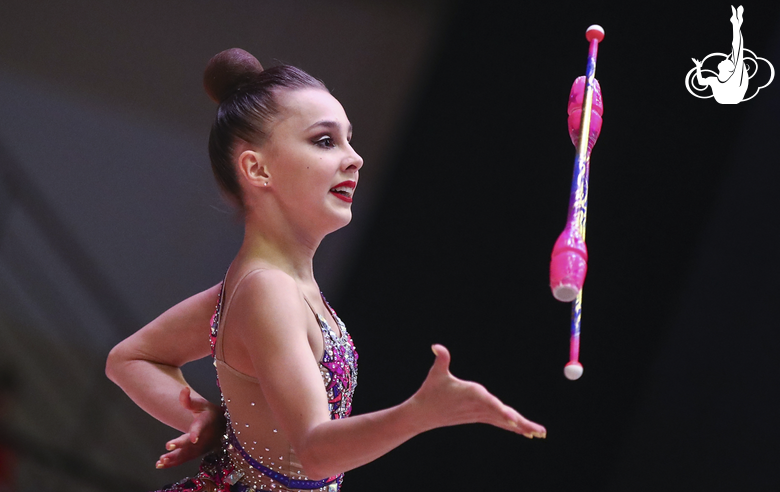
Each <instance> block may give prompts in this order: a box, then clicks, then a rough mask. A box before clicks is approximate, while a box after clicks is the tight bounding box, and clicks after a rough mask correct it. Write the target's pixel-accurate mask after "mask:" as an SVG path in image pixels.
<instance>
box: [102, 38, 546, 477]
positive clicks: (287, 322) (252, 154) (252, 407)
mask: <svg viewBox="0 0 780 492" xmlns="http://www.w3.org/2000/svg"><path fill="white" fill-rule="evenodd" d="M204 78H205V80H204V83H205V87H206V92H207V93H208V94H209V96H210V97H211V98H212V99H214V100H215V101H217V102H218V103H219V108H218V111H217V116H216V120H215V122H214V124H213V126H212V130H211V135H210V138H209V155H210V158H211V164H212V168H213V171H214V175H215V177H216V180H217V182H218V184H219V186H220V188H221V190H222V191H223V193H224V194H225V196H226V197H227V198H228V199H229V200H231V201H232V203H234V204H235V205H236V207H237V208H238V210H239V211H240V212H241V214H242V216H243V220H244V226H245V233H244V241H243V244H242V245H241V248H240V250H239V251H238V254H237V255H236V257H235V259H234V260H233V262H232V263H231V265H230V267H229V268H228V271H227V273H226V275H225V278H224V280H223V281H222V282H221V283H219V284H217V285H215V286H214V287H211V288H210V289H208V290H206V291H204V292H201V293H199V294H196V295H194V296H193V297H191V298H189V299H186V300H184V301H182V302H181V303H179V304H177V305H176V306H173V307H172V308H170V309H169V310H168V311H166V312H165V313H163V314H162V315H160V316H159V317H158V318H157V319H155V320H154V321H152V322H151V323H149V324H148V325H147V326H145V327H143V328H142V329H141V330H139V331H138V332H136V333H135V334H133V335H132V336H130V337H129V338H127V339H126V340H124V341H123V342H121V343H120V344H118V345H117V346H116V347H114V349H113V350H112V351H111V353H110V354H109V356H108V361H107V363H106V374H107V375H108V377H109V378H110V379H111V380H112V381H114V382H115V383H116V384H118V385H119V386H120V387H121V388H122V389H123V390H124V391H125V392H126V393H127V395H128V396H129V397H130V398H131V399H132V400H133V401H134V402H135V403H136V404H138V405H139V406H140V407H141V408H142V409H144V410H145V411H146V412H148V413H149V414H150V415H152V416H153V417H155V418H157V419H158V420H160V421H161V422H163V423H165V424H167V425H169V426H171V427H174V428H176V429H178V430H179V431H181V432H182V435H181V436H179V437H177V438H176V439H173V440H171V441H169V442H168V443H167V445H166V450H167V452H166V453H165V454H163V455H162V456H161V457H160V459H159V461H158V462H157V467H158V468H168V467H172V466H176V465H179V464H181V463H184V462H186V461H188V460H191V459H193V458H196V457H199V456H201V455H203V454H206V456H205V457H204V458H203V460H202V462H201V466H200V471H199V473H198V474H197V475H196V476H194V477H190V478H186V479H183V480H181V481H179V482H177V483H176V484H172V485H169V486H168V487H166V488H164V489H161V490H165V491H220V492H228V491H230V492H250V491H261V490H263V491H274V492H277V491H288V490H301V489H303V490H320V491H329V492H334V491H338V490H340V488H341V483H342V480H343V473H344V472H345V471H347V470H350V469H353V468H356V467H359V466H361V465H364V464H366V463H368V462H370V461H373V460H375V459H376V458H378V457H380V456H382V455H384V454H385V453H387V452H389V451H390V450H392V449H393V448H395V447H397V446H399V445H400V444H402V443H403V442H405V441H406V440H408V439H410V438H412V437H414V436H415V435H417V434H420V433H422V432H425V431H427V430H430V429H434V428H437V427H444V426H451V425H458V424H467V423H486V424H492V425H494V426H496V427H500V428H502V429H506V430H508V431H511V432H515V433H518V434H522V435H524V436H526V437H528V438H532V437H542V438H543V437H546V430H545V428H544V427H543V426H541V425H539V424H536V423H534V422H531V421H529V420H527V419H525V418H524V417H523V416H522V415H520V414H519V413H518V412H516V411H515V410H514V409H512V408H511V407H509V406H507V405H504V404H503V403H502V402H501V401H500V400H499V399H498V398H496V397H495V396H493V395H492V394H490V393H489V392H488V391H487V390H486V389H485V388H484V387H483V386H481V385H479V384H477V383H474V382H468V381H463V380H460V379H458V378H456V377H454V376H453V375H452V374H451V373H450V372H449V363H450V354H449V352H448V351H447V349H446V348H445V347H443V346H441V345H433V347H432V349H433V352H434V354H435V356H436V357H435V361H434V363H433V365H432V367H431V369H430V371H429V373H428V376H427V377H426V378H425V380H424V382H423V383H422V386H421V387H420V389H419V390H417V392H415V393H414V394H413V395H412V396H411V397H410V398H409V399H407V400H406V401H404V402H403V403H400V404H399V405H397V406H394V407H392V408H388V409H385V410H381V411H378V412H372V413H367V414H363V415H356V416H350V412H351V409H352V405H351V402H352V394H353V391H354V389H355V385H356V384H357V359H358V356H357V353H356V352H355V348H354V345H353V343H352V339H351V337H350V335H349V334H348V332H347V330H346V328H345V326H344V324H343V323H342V321H341V320H340V319H339V317H338V316H337V315H336V313H335V311H334V310H333V309H332V308H331V307H330V306H329V305H328V303H327V301H326V300H325V298H324V297H323V296H322V295H321V294H320V289H319V287H318V286H317V282H316V281H315V279H314V275H313V270H312V259H313V257H314V253H315V252H316V250H317V247H318V246H319V244H320V241H322V239H323V238H324V237H325V235H327V234H329V233H331V232H333V231H335V230H337V229H339V228H341V227H344V226H345V225H347V224H348V223H349V221H350V219H351V215H352V213H351V203H352V200H353V195H354V192H355V188H356V186H357V184H358V182H359V178H358V174H359V171H360V168H361V167H362V166H363V159H362V158H361V157H360V156H359V155H358V154H357V153H356V152H355V151H354V149H353V148H352V147H351V145H350V140H351V138H352V127H351V125H350V122H349V120H348V119H347V116H346V114H345V113H344V109H343V108H342V107H341V105H340V104H339V102H338V101H337V100H336V99H335V98H334V97H333V96H332V95H331V94H330V93H329V92H328V90H327V89H326V88H325V86H324V85H323V83H322V82H320V81H319V80H317V79H315V78H313V77H311V76H310V75H308V74H307V73H305V72H303V71H302V70H300V69H297V68H294V67H291V66H285V65H281V66H276V67H273V68H270V69H268V70H263V68H262V67H261V65H260V63H259V62H258V61H257V60H256V59H255V58H254V57H253V56H252V55H250V54H249V53H247V52H245V51H243V50H239V49H231V50H227V51H223V52H222V53H219V54H218V55H216V56H215V57H214V58H212V59H211V61H210V62H209V64H208V66H207V68H206V71H205V77H204ZM215 305H216V308H215ZM209 320H211V325H210V329H209ZM209 355H211V356H213V357H214V364H215V365H216V368H217V377H218V383H219V386H220V389H221V392H222V405H216V404H213V403H211V402H209V401H207V400H206V399H204V398H203V397H202V396H200V395H198V394H197V393H196V392H195V391H194V390H193V389H192V388H190V386H188V384H187V382H186V381H185V380H184V378H183V376H182V373H181V370H180V367H181V366H182V365H184V364H186V363H187V362H189V361H192V360H196V359H200V358H203V357H206V356H209Z"/></svg>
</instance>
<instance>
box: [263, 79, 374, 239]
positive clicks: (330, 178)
mask: <svg viewBox="0 0 780 492" xmlns="http://www.w3.org/2000/svg"><path fill="white" fill-rule="evenodd" d="M277 102H278V103H279V105H280V108H281V110H280V112H279V114H278V115H277V117H276V118H275V119H274V122H273V123H272V125H271V127H270V135H269V138H268V140H266V143H265V144H264V145H263V147H262V149H261V154H262V156H263V160H264V162H265V163H267V166H268V173H269V178H268V187H269V188H268V190H267V191H269V192H271V193H273V194H274V197H275V199H276V200H278V203H279V204H280V209H281V210H282V212H283V213H287V214H288V219H289V220H291V221H293V222H294V223H298V224H301V225H303V226H304V227H314V228H320V229H324V232H325V233H328V232H332V231H334V230H336V229H338V228H340V227H343V226H345V225H346V224H348V223H349V221H350V219H351V218H352V211H351V204H352V195H353V193H354V191H355V187H356V186H357V182H358V171H359V169H360V168H361V167H362V166H363V159H362V158H361V157H360V156H359V155H358V154H357V153H356V152H355V151H354V149H353V148H352V146H351V145H350V140H351V138H352V126H351V125H350V123H349V120H348V119H347V115H346V113H345V112H344V108H342V107H341V104H339V102H338V101H337V100H336V98H334V97H333V96H331V95H330V94H329V93H328V92H326V91H324V90H319V89H302V90H292V91H290V90H287V91H283V92H280V93H279V94H277ZM261 191H266V190H261Z"/></svg>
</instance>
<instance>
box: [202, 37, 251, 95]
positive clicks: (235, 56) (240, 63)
mask: <svg viewBox="0 0 780 492" xmlns="http://www.w3.org/2000/svg"><path fill="white" fill-rule="evenodd" d="M262 71H263V66H262V65H260V62H259V61H257V58H255V57H254V56H252V55H251V54H249V53H247V52H246V51H244V50H242V49H240V48H231V49H229V50H225V51H223V52H221V53H217V54H216V55H214V57H213V58H212V59H211V60H209V64H208V65H207V66H206V71H205V73H204V74H203V87H204V88H205V89H206V93H207V94H208V95H209V97H210V98H211V99H213V100H214V101H215V102H218V103H220V102H222V101H224V100H225V99H227V98H228V97H229V96H230V95H231V94H232V93H233V92H234V91H235V90H236V89H238V88H239V87H240V86H241V85H242V84H244V83H246V82H248V81H249V80H251V79H252V77H254V76H255V75H257V74H259V73H260V72H262Z"/></svg>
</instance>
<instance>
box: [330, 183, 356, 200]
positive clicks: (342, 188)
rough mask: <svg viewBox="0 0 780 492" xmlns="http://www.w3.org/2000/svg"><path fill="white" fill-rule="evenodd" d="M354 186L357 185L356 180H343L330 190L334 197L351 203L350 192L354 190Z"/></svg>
mask: <svg viewBox="0 0 780 492" xmlns="http://www.w3.org/2000/svg"><path fill="white" fill-rule="evenodd" d="M355 186H357V182H356V181H352V180H349V181H343V182H341V183H339V184H337V185H336V186H334V187H333V188H331V189H330V192H331V193H332V194H333V195H334V196H335V197H336V198H338V199H340V200H344V201H345V202H347V203H352V194H353V193H354V192H355Z"/></svg>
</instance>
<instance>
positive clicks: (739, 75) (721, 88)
mask: <svg viewBox="0 0 780 492" xmlns="http://www.w3.org/2000/svg"><path fill="white" fill-rule="evenodd" d="M744 11H745V9H744V8H743V7H742V5H740V6H739V7H738V8H737V9H736V10H734V6H732V7H731V19H729V20H730V21H731V32H732V37H731V54H730V55H729V56H728V57H726V58H725V59H724V60H722V61H721V62H720V63H718V76H717V77H702V75H701V66H702V62H700V61H699V60H697V59H696V58H692V60H693V63H695V64H696V81H697V82H698V83H699V85H701V86H702V87H706V86H710V87H711V88H712V95H713V96H714V97H715V100H716V101H718V102H719V103H721V104H737V103H739V102H741V101H742V99H743V98H744V97H745V93H746V92H747V89H748V81H749V79H750V78H749V77H748V70H747V65H745V58H744V51H743V50H744V41H743V39H742V31H741V30H740V28H741V27H742V21H743V18H742V14H743V12H744ZM721 56H723V55H721Z"/></svg>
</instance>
